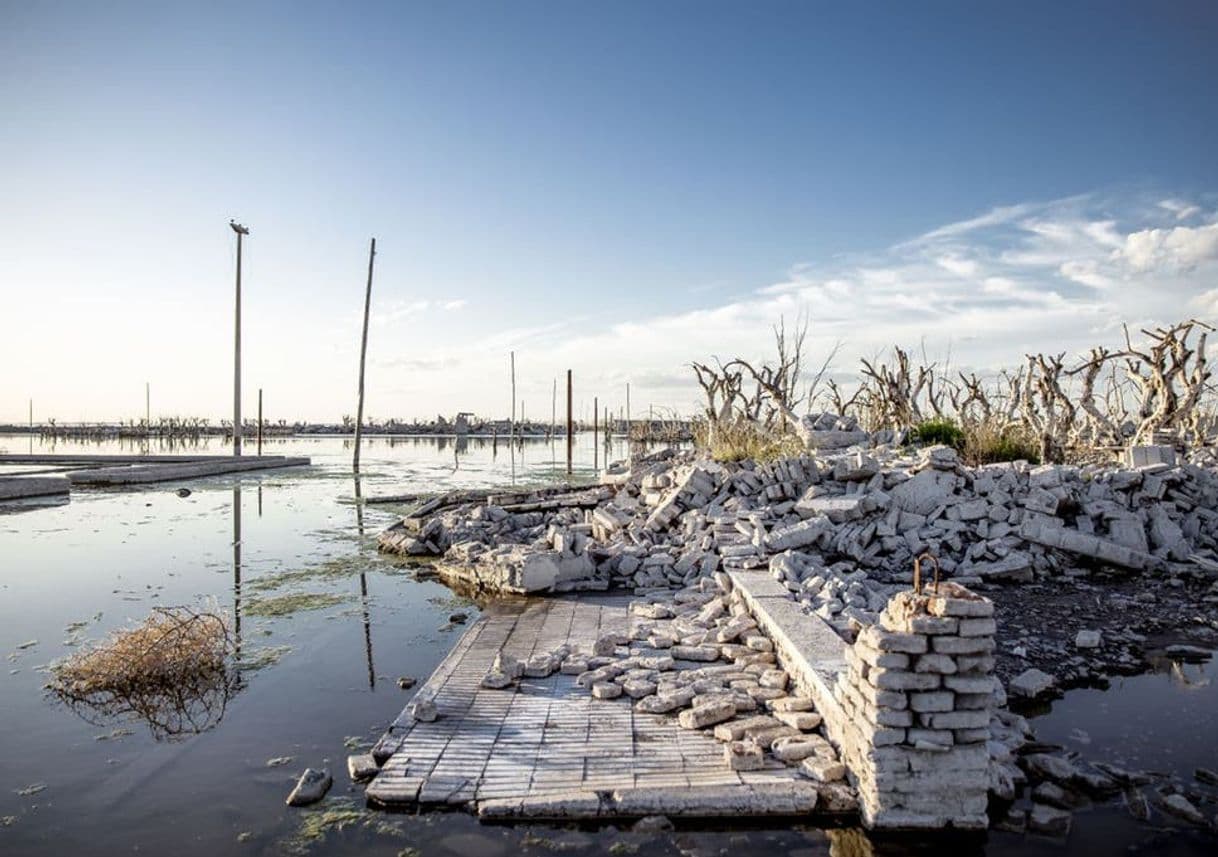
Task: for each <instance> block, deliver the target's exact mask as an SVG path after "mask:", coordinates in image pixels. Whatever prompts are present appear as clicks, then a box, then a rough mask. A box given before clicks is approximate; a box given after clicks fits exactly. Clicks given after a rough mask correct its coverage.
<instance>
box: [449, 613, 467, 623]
mask: <svg viewBox="0 0 1218 857" xmlns="http://www.w3.org/2000/svg"><path fill="white" fill-rule="evenodd" d="M448 621H449V622H452V623H453V624H454V625H464V624H465V623H466V622H467V621H469V614H468V613H466V612H465V611H464V610H458V611H457V612H456V613H452V614H450V615H449V617H448Z"/></svg>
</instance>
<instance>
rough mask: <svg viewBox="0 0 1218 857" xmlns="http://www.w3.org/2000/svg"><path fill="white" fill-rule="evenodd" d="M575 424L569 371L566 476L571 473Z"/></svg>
mask: <svg viewBox="0 0 1218 857" xmlns="http://www.w3.org/2000/svg"><path fill="white" fill-rule="evenodd" d="M574 441H575V424H574V420H573V418H572V413H571V370H570V369H568V370H567V474H568V475H570V473H571V458H572V455H573V453H574Z"/></svg>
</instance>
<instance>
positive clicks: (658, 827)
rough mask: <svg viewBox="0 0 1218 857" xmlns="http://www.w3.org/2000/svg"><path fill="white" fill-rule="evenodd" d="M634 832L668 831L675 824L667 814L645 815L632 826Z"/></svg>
mask: <svg viewBox="0 0 1218 857" xmlns="http://www.w3.org/2000/svg"><path fill="white" fill-rule="evenodd" d="M630 829H631V831H633V832H634V833H666V832H667V831H669V830H672V829H673V824H672V822H671V821H669V819H668V816H666V815H645V816H643V817H642V818H640V819H639V820H638V821H636V822H635V823H634V824H633V826H631V828H630Z"/></svg>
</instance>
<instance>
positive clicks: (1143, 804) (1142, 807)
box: [1124, 788, 1150, 821]
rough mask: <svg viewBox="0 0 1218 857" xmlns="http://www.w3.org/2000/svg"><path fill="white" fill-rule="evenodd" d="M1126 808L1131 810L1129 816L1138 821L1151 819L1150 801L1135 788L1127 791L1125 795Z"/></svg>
mask: <svg viewBox="0 0 1218 857" xmlns="http://www.w3.org/2000/svg"><path fill="white" fill-rule="evenodd" d="M1124 799H1125V808H1126V809H1127V810H1129V814H1130V815H1132V816H1133V817H1134V818H1136V819H1138V821H1148V820H1149V819H1150V801H1148V800H1147V799H1146V795H1144V794H1142V793H1141V792H1140V791H1138V790H1137V789H1135V788H1127V789H1125V794H1124Z"/></svg>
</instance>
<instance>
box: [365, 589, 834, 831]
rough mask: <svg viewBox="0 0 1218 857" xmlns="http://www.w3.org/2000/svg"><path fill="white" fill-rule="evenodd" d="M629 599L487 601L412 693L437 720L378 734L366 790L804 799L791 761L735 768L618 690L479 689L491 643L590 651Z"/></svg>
mask: <svg viewBox="0 0 1218 857" xmlns="http://www.w3.org/2000/svg"><path fill="white" fill-rule="evenodd" d="M627 604H628V599H626V598H615V597H611V596H599V597H589V596H587V595H583V596H572V597H568V598H544V599H532V600H528V601H523V600H521V601H514V602H513V601H505V602H497V603H495V604H493V605H492V606H491V607H490V608H488V610H487V612H486V613H485V614H484V615H483V616H482V617H481V618H480V619H479V620H478V621H477V622H476V623H475V624H474V625H472V626H471V627H470V628H469V630H468V631H467V632H466V633H465V635H464V636H463V637H462V638H461V640H460V641H459V642H458V643H457V645H456V647H455V648H454V649H453V650H452V652H450V653H449V655H448V657H447V658H446V659H445V660H444V661H443V663H441V665H440V666H439V668H438V669H437V670H436V672H435V673H434V674H433V675H432V676H431V678H430V679H429V680H428V681H427V682H426V683H425V684H424V685H423V687H422V688H420V690H419V692H418V694H417V695H416V699H423V698H431V699H433V700H434V702H435V704H436V707H437V709H438V711H439V715H440V716H439V718H438V719H437V720H435V721H433V722H430V723H427V722H417V723H416V722H413V720H412V718H411V717H410V715H409V714H406V713H403V715H402V716H401V717H400V718H399V719H398V720H397V721H395V723H394V725H393V726H392V727H391V729H390V730H389V732H388V733H387V735H386V737H385V738H384V739H382V742H381V744H380V745H379V747H380V749H381V755H382V756H384V755H385V754H386V752H388V751H389V750H392V754H391V755H389V757H388V760H387V761H385V763H384V765H383V767H382V769H381V772H380V773H379V774H378V775H377V776H376V778H375V779H374V780H373V781H372V782H371V783H370V784H369V786H368V790H367V797H368V800H369V801H370V802H371V803H372V804H374V805H378V806H384V807H398V808H406V807H415V806H419V805H430V806H435V805H447V806H452V807H461V806H464V807H467V808H470V809H475V808H476V809H477V811H478V812H479V813H480V814H481V815H483V816H488V817H550V818H590V817H606V816H622V815H649V814H652V813H664V814H669V815H694V816H699V815H701V816H715V815H725V814H730V815H736V814H780V815H796V814H802V813H806V812H808V811H810V810H812V808H813V807H814V806H815V804H816V798H817V792H816V787H815V784H814V783H812V782H811V781H809V780H806V779H804V778H802V777H801V776H800V775H799V774H798V772H797V771H795V770H794V769H792V768H789V767H787V766H786V765H783V764H781V763H779V762H776V761H774V760H772V759H770V760H769V762H770V766H769V767H767V768H765V769H762V770H758V771H749V772H735V771H732V770H730V769H729V767H728V766H727V764H726V762H725V761H724V751H723V745H722V744H720V743H719V742H718V741H716V740H715V739H714V737H713V736H712V735H711V734H710V730H706V731H696V730H686V729H682V728H681V727H679V726H678V725H677V722H676V718H675V717H667V716H661V715H652V714H644V713H640V712H636V711H634V710H633V708H632V705H631V703H632V700H630V699H629V698H627V697H622V698H619V699H614V700H599V699H593V698H592V697H591V696H590V695H589V693H588V691H587V690H586V689H584V688H580V687H578V686H577V685H576V683H575V676H571V675H561V674H555V675H553V676H551V677H549V678H545V679H530V678H524V679H521V681H520V683H519V685H518V686H516V687H508V688H505V689H502V690H489V689H484V688H482V687H480V682H481V680H482V678H483V677H484V676H485V675H486V673H487V671H488V670H489V669H490V667H491V664H492V662H493V661H494V659H495V656H496V654H498V653H499V651H500V650H503V651H504V652H505V653H506V654H508V655H512V656H513V657H516V658H519V659H520V660H527V658H528V657H529V656H530V655H533V654H544V653H547V652H549V651H552V650H553V649H554V648H556V647H558V646H559V645H561V644H563V643H566V644H569V645H571V646H573V647H578V648H579V649H580V650H582V651H585V652H589V653H590V652H591V651H592V645H593V642H594V641H595V640H596V638H597V637H598V636H600V635H602V634H606V633H610V632H619V633H628V632H629V630H630V627H631V625H632V623H633V622H634V621H637V620H636V619H635V618H634V617H632V616H631V615H630V614H629V613H628V611H627ZM680 663H681V662H678V664H680ZM688 666H689V667H690V668H693V667H696V666H702V665H700V664H689V665H688Z"/></svg>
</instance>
